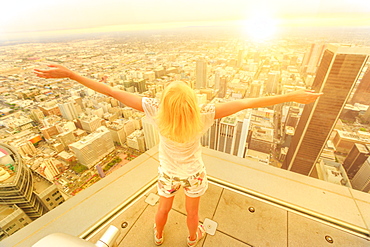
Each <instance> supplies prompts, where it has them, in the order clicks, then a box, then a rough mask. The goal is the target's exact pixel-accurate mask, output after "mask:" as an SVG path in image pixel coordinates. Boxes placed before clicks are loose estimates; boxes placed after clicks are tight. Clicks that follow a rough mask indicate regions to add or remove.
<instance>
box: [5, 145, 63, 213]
mask: <svg viewBox="0 0 370 247" xmlns="http://www.w3.org/2000/svg"><path fill="white" fill-rule="evenodd" d="M0 164H1V165H0V205H17V207H19V208H20V209H22V210H23V212H24V213H25V214H27V216H28V217H30V218H31V219H32V220H34V219H37V218H38V217H40V216H42V215H43V214H45V213H46V212H47V211H49V210H51V209H53V208H55V207H56V206H57V205H59V204H60V203H62V202H64V198H63V197H62V196H61V195H60V192H59V190H58V189H57V187H56V185H54V184H53V183H51V182H50V181H49V180H47V179H46V178H44V177H42V176H41V175H40V174H38V173H36V172H33V171H32V170H31V169H30V168H28V167H27V166H26V165H25V164H23V161H22V159H21V157H20V155H19V154H18V153H17V152H16V151H15V149H14V148H12V147H10V146H8V145H5V144H0ZM49 201H52V202H53V203H52V204H50V203H49Z"/></svg>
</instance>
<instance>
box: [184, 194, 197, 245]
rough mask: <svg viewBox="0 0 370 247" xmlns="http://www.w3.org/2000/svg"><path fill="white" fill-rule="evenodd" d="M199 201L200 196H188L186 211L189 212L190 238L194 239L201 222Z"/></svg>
mask: <svg viewBox="0 0 370 247" xmlns="http://www.w3.org/2000/svg"><path fill="white" fill-rule="evenodd" d="M199 201H200V197H189V196H186V202H185V207H186V212H187V214H188V215H187V224H188V229H189V237H190V240H191V241H193V240H195V239H196V238H197V235H196V232H197V229H198V224H199V216H198V211H199Z"/></svg>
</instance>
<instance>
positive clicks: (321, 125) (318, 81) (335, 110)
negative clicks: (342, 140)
mask: <svg viewBox="0 0 370 247" xmlns="http://www.w3.org/2000/svg"><path fill="white" fill-rule="evenodd" d="M368 53H369V52H368V50H367V49H365V48H358V47H348V46H339V45H328V49H327V50H325V52H324V54H323V57H322V59H321V63H320V66H319V68H318V70H317V74H316V77H315V81H314V83H313V89H314V90H315V91H316V92H323V93H324V94H323V95H322V96H321V97H320V98H319V99H318V100H316V101H315V102H313V103H311V104H308V105H305V108H304V110H303V113H302V116H301V118H300V121H299V123H298V126H297V128H296V132H295V135H294V137H293V139H292V143H291V146H290V148H289V150H288V153H287V155H286V159H285V161H284V163H283V168H284V169H287V170H291V171H294V172H297V173H301V174H304V175H310V173H311V171H312V169H313V167H314V166H315V164H316V162H317V161H318V158H319V157H320V154H321V152H322V150H323V148H324V146H325V144H326V142H327V141H328V139H329V137H330V134H331V132H332V130H333V128H334V126H335V123H336V122H337V120H338V117H339V115H340V113H341V111H342V109H343V108H344V106H345V104H346V102H347V100H348V98H349V96H350V93H351V90H352V89H353V87H354V85H355V83H356V81H357V79H358V77H359V75H360V73H361V71H362V69H363V67H364V65H365V64H366V62H367V59H368V55H366V54H368Z"/></svg>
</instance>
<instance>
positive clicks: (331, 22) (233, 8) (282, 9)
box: [0, 0, 370, 41]
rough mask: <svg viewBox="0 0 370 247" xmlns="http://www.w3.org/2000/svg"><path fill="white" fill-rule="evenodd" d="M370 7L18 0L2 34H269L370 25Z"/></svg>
mask: <svg viewBox="0 0 370 247" xmlns="http://www.w3.org/2000/svg"><path fill="white" fill-rule="evenodd" d="M369 13H370V5H369V4H368V2H367V1H366V0H351V1H350V0H336V1H335V0H321V1H320V0H311V1H309V2H308V1H300V2H298V1H294V2H293V1H290V0H281V1H272V0H262V1H259V2H258V3H255V2H252V1H249V0H244V1H242V0H230V1H227V2H224V1H221V0H216V1H215V0H212V1H211V0H203V1H195V0H187V1H181V0H180V1H176V2H171V1H167V0H160V1H149V0H137V1H117V0H105V1H101V0H98V1H87V0H78V1H73V0H65V1H63V4H60V3H58V2H50V1H45V0H34V1H31V2H25V1H22V0H15V1H11V2H10V1H8V2H7V3H5V4H4V6H3V14H2V15H1V16H0V40H2V41H12V40H19V39H29V38H35V37H45V36H51V35H70V34H74V33H86V34H87V33H104V32H117V31H133V30H168V29H173V28H184V27H189V26H244V28H245V29H246V30H247V32H250V33H253V32H255V31H256V29H258V30H259V34H258V33H257V36H261V35H262V34H263V35H262V36H266V35H267V36H269V35H271V34H272V33H276V32H277V31H279V30H281V29H283V28H286V27H340V26H342V27H366V26H370V17H369V15H368V14H369ZM252 35H254V34H252Z"/></svg>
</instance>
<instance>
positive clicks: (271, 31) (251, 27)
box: [243, 11, 278, 42]
mask: <svg viewBox="0 0 370 247" xmlns="http://www.w3.org/2000/svg"><path fill="white" fill-rule="evenodd" d="M277 26H278V20H277V19H274V18H273V17H272V16H270V15H268V14H267V13H266V12H262V11H258V12H256V13H254V14H253V15H251V16H250V17H249V18H248V19H246V20H244V21H243V27H244V31H245V33H246V34H247V35H248V37H249V38H250V39H251V40H253V41H256V42H263V41H265V40H268V39H270V38H273V37H274V35H275V34H276V32H277Z"/></svg>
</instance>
